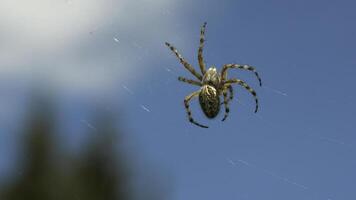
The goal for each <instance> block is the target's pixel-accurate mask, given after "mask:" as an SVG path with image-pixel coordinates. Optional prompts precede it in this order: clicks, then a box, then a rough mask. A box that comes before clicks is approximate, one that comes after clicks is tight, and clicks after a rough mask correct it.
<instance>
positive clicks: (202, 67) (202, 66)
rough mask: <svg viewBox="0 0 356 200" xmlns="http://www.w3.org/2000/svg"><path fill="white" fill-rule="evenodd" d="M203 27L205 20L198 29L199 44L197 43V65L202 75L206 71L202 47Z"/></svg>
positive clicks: (203, 38)
mask: <svg viewBox="0 0 356 200" xmlns="http://www.w3.org/2000/svg"><path fill="white" fill-rule="evenodd" d="M205 27H206V22H205V23H204V24H203V26H202V27H201V29H200V44H199V49H198V61H199V67H200V71H201V73H202V74H203V75H204V74H205V72H206V68H205V62H204V58H203V48H204V42H205V36H204V35H205Z"/></svg>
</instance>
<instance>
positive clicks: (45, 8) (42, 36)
mask: <svg viewBox="0 0 356 200" xmlns="http://www.w3.org/2000/svg"><path fill="white" fill-rule="evenodd" d="M176 1H177V0H172V1H169V0H168V1H167V0H137V1H131V0H120V1H119V0H101V1H98V0H31V1H27V0H18V1H13V0H2V1H1V2H0V43H1V45H0V77H6V78H8V79H13V80H16V79H19V78H24V79H40V80H41V81H44V82H45V83H46V84H49V85H52V86H55V87H60V88H71V89H79V90H81V89H90V90H91V89H93V90H100V89H101V88H102V87H108V86H112V85H113V82H115V81H117V80H118V79H127V78H130V77H134V76H136V77H137V76H140V72H143V71H145V69H143V68H142V67H140V66H142V65H143V64H147V63H144V61H143V60H146V61H147V60H151V59H154V58H152V57H155V56H157V55H159V52H158V51H159V50H157V47H160V46H157V45H158V44H159V45H161V43H162V44H163V42H164V41H165V40H164V38H165V36H167V35H170V36H172V35H173V32H172V31H171V30H170V28H167V27H171V24H176V23H178V20H179V17H177V16H174V15H171V14H170V13H169V10H170V9H173V8H174V5H175V3H176ZM175 34H178V33H175ZM114 37H115V38H117V39H118V40H119V42H116V41H114V39H113V38H114ZM172 37H173V36H172ZM161 40H162V41H161ZM150 48H152V50H151V49H150Z"/></svg>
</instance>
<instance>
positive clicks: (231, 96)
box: [220, 85, 234, 105]
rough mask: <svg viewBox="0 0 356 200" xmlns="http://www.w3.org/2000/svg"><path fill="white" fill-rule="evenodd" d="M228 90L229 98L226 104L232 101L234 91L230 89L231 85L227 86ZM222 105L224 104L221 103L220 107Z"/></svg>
mask: <svg viewBox="0 0 356 200" xmlns="http://www.w3.org/2000/svg"><path fill="white" fill-rule="evenodd" d="M228 89H229V92H230V97H229V99H228V102H229V101H232V99H233V98H234V90H233V89H232V86H231V85H229V86H228ZM222 104H224V102H222V103H221V104H220V105H222Z"/></svg>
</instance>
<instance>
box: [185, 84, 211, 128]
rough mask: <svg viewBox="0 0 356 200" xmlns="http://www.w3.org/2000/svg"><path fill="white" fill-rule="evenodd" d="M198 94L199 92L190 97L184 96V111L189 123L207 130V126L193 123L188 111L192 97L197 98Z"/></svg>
mask: <svg viewBox="0 0 356 200" xmlns="http://www.w3.org/2000/svg"><path fill="white" fill-rule="evenodd" d="M199 93H200V91H196V92H193V93H191V94H190V95H188V96H186V97H185V98H184V106H185V109H186V110H187V114H188V119H189V122H190V123H193V124H195V125H197V126H199V127H202V128H208V127H207V126H204V125H201V124H199V123H198V122H196V121H194V119H193V117H192V112H191V111H190V109H189V101H190V100H192V99H193V98H194V97H197V96H198V95H199Z"/></svg>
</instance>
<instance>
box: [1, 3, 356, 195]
mask: <svg viewBox="0 0 356 200" xmlns="http://www.w3.org/2000/svg"><path fill="white" fill-rule="evenodd" d="M4 2H6V3H5V4H8V5H7V6H14V8H16V6H21V4H18V5H15V4H16V3H15V4H14V5H12V4H11V3H9V2H10V1H9V2H7V1H4ZM38 2H40V1H38ZM63 2H64V3H66V6H68V7H63V8H62V7H61V8H62V9H63V10H70V9H73V10H75V11H81V12H79V13H83V14H82V15H78V16H77V15H76V14H75V13H78V12H73V13H71V12H70V11H67V12H69V14H68V15H69V17H68V19H62V18H60V19H61V20H63V22H62V24H63V26H60V28H58V29H59V30H63V31H62V32H60V34H58V35H57V34H53V35H52V32H50V31H48V32H47V33H48V34H44V36H48V37H45V38H44V39H43V37H44V36H43V37H37V36H36V34H30V35H25V37H28V40H25V39H24V40H23V41H24V42H22V40H21V41H16V40H15V39H16V37H14V38H15V39H14V40H13V41H11V40H8V38H6V40H7V41H10V42H9V44H8V46H9V47H13V49H11V51H10V53H9V55H11V53H12V54H13V55H11V56H7V57H4V58H2V59H1V57H0V63H2V66H4V67H3V70H1V73H0V74H1V76H0V77H1V79H2V82H4V83H6V86H2V87H1V92H2V93H3V94H4V96H5V98H6V100H3V101H1V104H2V105H3V106H2V107H1V108H2V109H4V112H3V113H12V114H13V118H11V120H9V119H8V118H6V117H5V116H3V117H2V119H1V124H3V125H4V126H3V125H2V126H3V127H4V128H2V130H12V128H13V126H14V124H16V123H17V120H19V119H20V118H21V115H22V114H21V113H22V112H21V109H20V108H21V107H19V105H22V106H23V105H24V102H23V101H15V102H13V101H11V99H19V97H26V95H27V93H28V92H27V90H29V87H28V86H27V85H28V83H30V84H32V85H42V83H46V85H47V86H48V88H51V91H52V93H55V94H56V95H57V96H58V97H59V98H58V105H59V108H61V109H59V110H60V111H59V112H60V113H61V114H60V116H63V119H62V122H61V123H62V124H63V127H62V128H63V129H67V130H72V131H69V133H71V134H70V135H67V136H63V137H64V138H67V140H69V139H68V138H71V137H73V138H79V140H80V138H83V137H85V136H81V135H80V131H77V130H78V129H84V128H87V127H85V126H83V122H82V120H83V119H85V120H86V121H88V122H89V123H90V112H92V110H93V109H92V105H96V104H98V102H100V103H99V104H104V105H105V106H107V108H108V109H115V108H117V107H119V108H120V110H121V111H122V112H124V117H123V119H122V120H123V121H124V123H125V127H126V128H127V129H128V130H129V132H130V135H128V138H129V140H130V142H131V143H130V145H129V148H128V151H129V152H130V153H132V156H137V159H138V160H141V159H142V160H145V161H147V162H148V163H150V165H151V168H154V169H155V170H153V171H152V176H155V174H159V173H160V172H161V173H163V174H165V175H166V176H167V177H169V178H167V179H168V180H166V179H165V180H164V181H167V183H166V184H168V185H171V186H170V188H171V190H172V191H171V194H170V197H169V199H173V200H180V199H206V200H210V199H271V200H272V199H273V200H275V199H281V200H282V199H290V200H294V199H298V200H299V199H313V200H319V199H320V200H321V199H325V200H328V199H331V200H334V199H343V200H344V199H345V200H347V199H355V198H356V192H355V191H354V187H353V186H354V185H355V184H356V172H355V168H356V160H355V156H356V136H355V135H354V130H355V128H354V122H355V118H354V116H355V113H356V108H355V106H354V105H353V104H352V103H353V102H354V101H355V100H356V95H355V92H354V88H353V85H354V83H353V76H354V74H355V72H356V70H355V65H356V58H355V56H354V55H355V53H356V40H355V38H354V36H355V33H356V28H355V26H354V19H356V14H355V12H354V9H353V8H354V7H355V6H356V4H355V3H354V2H353V1H346V0H342V1H319V0H314V1H281V0H275V1H262V0H259V1H258V0H252V1H251V0H249V1H247V0H245V1H219V2H218V1H194V2H191V1H144V0H141V1H136V2H129V1H127V2H126V1H122V4H120V3H119V2H116V1H103V2H104V3H100V6H99V5H97V3H96V2H95V1H89V2H90V3H85V2H84V1H74V0H73V1H71V2H69V3H68V2H65V1H63ZM113 5H115V6H113ZM60 6H62V5H60ZM120 6H121V7H120ZM112 7H115V9H116V8H117V11H116V10H115V9H113V8H112ZM49 8H50V7H48V8H47V7H44V8H42V7H41V6H38V7H37V6H35V7H34V11H31V12H28V13H27V12H26V11H23V13H25V14H24V15H23V16H27V15H29V16H33V13H37V11H36V9H38V10H42V9H43V10H47V9H49ZM84 8H85V9H84ZM94 8H95V9H97V10H95V9H94ZM120 11H121V12H120ZM48 13H50V12H49V11H48ZM48 13H47V14H48ZM92 13H95V15H92ZM71 14H73V15H71ZM3 15H6V13H5V14H3ZM48 15H50V14H48ZM20 16H21V15H20ZM39 16H41V15H39ZM88 16H89V17H92V18H93V19H94V20H92V21H93V22H92V23H89V22H88V21H91V20H85V19H86V17H88ZM11 17H13V16H11V15H10V14H8V19H11V20H9V21H6V20H5V22H2V23H4V24H5V25H7V26H8V27H13V26H11V23H10V22H11V21H13V18H11ZM15 18H16V19H17V17H15ZM6 19H7V18H6ZM36 19H37V18H35V19H33V20H36ZM50 19H52V18H50ZM73 19H76V20H74V22H73ZM52 20H53V21H57V20H58V19H57V18H56V17H54V18H53V19H52ZM205 21H206V22H207V23H208V25H207V30H206V39H207V42H206V45H205V49H204V56H205V60H206V62H207V65H208V66H211V65H215V66H217V67H218V68H219V69H220V68H221V66H222V65H223V64H226V63H240V64H250V65H253V66H255V67H256V69H257V70H258V72H259V74H260V76H261V78H262V81H263V84H264V85H263V87H259V86H258V84H257V81H256V79H255V77H254V76H253V74H252V73H248V72H244V71H241V70H231V73H230V77H237V78H240V79H242V80H245V81H246V82H248V83H249V84H250V85H251V86H252V87H253V88H254V89H256V91H257V94H258V97H259V100H260V111H259V112H258V113H257V114H254V113H253V110H254V101H253V98H252V97H251V96H250V94H249V93H247V92H246V91H244V90H243V89H241V88H239V87H235V100H234V101H233V102H231V106H230V111H231V112H230V115H229V117H228V119H227V120H226V121H225V122H221V120H220V119H221V118H222V117H223V112H221V113H220V115H219V116H218V117H217V118H216V119H214V120H208V119H206V118H205V117H204V116H203V114H202V112H201V111H200V108H199V105H198V103H197V102H196V101H195V102H192V104H191V105H192V106H191V108H192V110H193V116H194V118H195V119H196V120H197V121H198V122H201V123H203V124H206V125H209V127H210V128H209V129H202V128H199V127H196V126H194V125H191V124H190V123H189V122H188V120H187V117H186V113H185V110H184V106H183V99H184V97H185V96H186V95H188V94H190V93H191V92H193V91H196V90H198V89H199V88H197V87H195V86H191V85H187V84H184V83H181V82H178V81H177V77H178V76H184V77H187V78H193V76H192V75H191V74H189V72H188V71H186V70H185V69H184V68H183V66H182V65H181V64H180V63H179V62H178V60H177V59H176V58H175V57H174V55H173V54H172V53H171V52H170V50H169V49H168V48H167V47H165V46H164V42H166V41H168V42H170V43H172V44H173V45H174V46H175V47H177V49H178V50H179V52H180V53H181V54H182V55H183V56H184V57H185V58H186V59H187V60H188V61H189V62H190V63H191V64H192V65H194V66H195V67H196V68H197V67H198V65H197V47H198V45H199V29H200V26H201V25H202V24H203V22H205ZM0 22H1V21H0ZM15 22H18V23H21V19H18V21H15ZM50 22H51V21H50ZM78 24H80V25H83V24H84V25H85V26H84V25H83V26H84V28H82V29H79V30H77V32H73V33H72V32H67V29H68V27H69V28H71V27H76V26H78ZM50 25H51V23H48V24H46V23H44V24H41V23H39V26H38V30H39V31H46V30H47V29H50V28H52V26H50ZM3 27H6V26H3ZM20 27H21V26H20ZM24 27H25V26H24ZM6 30H7V31H9V30H12V29H11V28H9V29H6ZM23 30H28V29H26V27H25V28H24V29H23ZM5 32H6V31H5ZM15 33H16V30H15ZM28 33H31V30H28ZM44 33H46V32H44ZM85 33H86V34H85ZM11 35H12V36H11ZM61 35H62V36H63V37H61ZM10 36H11V37H13V34H10V33H9V34H8V37H9V38H11V37H10ZM15 36H21V35H20V34H19V35H15ZM4 37H5V36H4ZM61 38H62V40H63V42H62V43H61V44H60V46H58V45H57V44H56V43H52V41H53V40H54V39H61ZM115 38H116V39H117V40H118V41H116V40H115ZM1 39H3V40H5V39H4V38H0V40H1ZM45 39H46V40H45ZM29 40H30V42H29ZM31 41H33V42H31ZM73 41H74V44H73ZM11 42H13V43H11ZM38 42H43V43H41V45H38ZM31 45H34V46H33V48H30V50H31V52H32V51H33V52H34V53H33V55H32V56H29V54H28V53H26V52H27V51H30V50H28V49H27V50H26V49H25V50H24V47H25V46H26V47H27V46H31ZM31 47H32V46H31ZM1 50H2V51H1ZM0 52H6V51H5V49H0ZM19 52H20V53H19ZM23 52H24V53H23ZM45 52H50V53H48V54H46V53H45ZM21 53H22V54H21ZM12 57H14V58H17V59H15V61H16V62H15V61H14V59H11V58H12ZM29 57H30V58H29ZM27 61H29V64H28V63H26V62H27ZM24 63H26V64H24ZM50 63H54V64H53V66H50ZM51 67H53V68H51ZM14 68H16V70H14ZM197 69H198V68H197ZM53 70H55V71H53ZM21 99H22V98H21ZM10 104H11V105H12V104H14V105H13V107H11V106H10V108H13V109H15V108H16V109H17V110H18V111H17V112H15V114H14V111H13V110H11V109H9V105H10ZM5 105H6V106H5ZM5 108H7V109H6V110H5ZM5 111H6V112H5ZM16 113H18V114H17V115H16ZM3 115H5V114H3ZM8 121H10V123H7V122H8ZM11 133H12V131H2V132H1V138H2V141H3V143H4V144H3V146H2V147H1V148H0V149H3V152H14V151H15V150H9V149H16V148H15V147H13V146H12V145H10V144H13V143H9V141H14V140H13V139H11V138H12V137H11V136H10V134H11ZM5 141H6V142H5ZM64 141H66V139H64ZM14 143H15V142H14ZM6 144H7V145H6ZM73 146H75V144H74V145H73ZM6 155H11V154H9V153H7V154H5V153H1V157H2V158H1V159H0V160H1V162H0V166H1V169H2V173H4V172H6V169H8V168H9V167H7V166H10V164H9V163H11V162H12V159H11V157H10V156H6ZM138 155H139V156H138ZM137 162H138V163H140V162H141V161H137ZM141 168H142V169H141V170H144V169H145V167H144V166H142V167H141ZM157 179H159V178H157ZM140 181H143V182H144V180H140ZM164 181H163V182H164ZM143 184H144V183H143ZM147 184H149V183H147Z"/></svg>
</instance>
